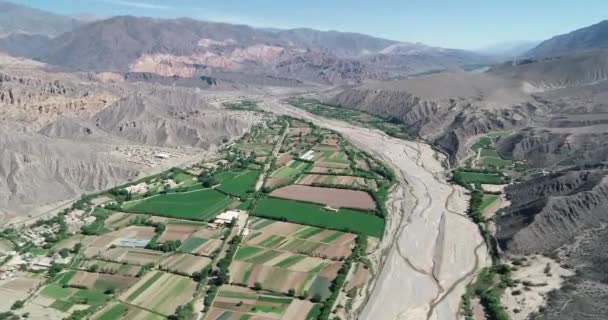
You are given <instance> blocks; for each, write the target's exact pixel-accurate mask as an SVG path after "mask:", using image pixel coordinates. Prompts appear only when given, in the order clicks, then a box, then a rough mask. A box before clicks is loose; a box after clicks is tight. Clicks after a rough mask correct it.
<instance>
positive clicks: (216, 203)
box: [123, 189, 233, 220]
mask: <svg viewBox="0 0 608 320" xmlns="http://www.w3.org/2000/svg"><path fill="white" fill-rule="evenodd" d="M232 201H233V200H232V199H231V198H230V197H228V196H226V195H225V194H222V193H221V192H218V191H216V190H213V189H204V190H196V191H191V192H183V193H169V194H161V195H157V196H152V197H150V198H146V199H143V200H136V201H133V202H130V203H127V204H125V205H124V206H123V209H124V210H126V211H131V212H137V213H147V214H154V215H159V216H165V217H171V218H182V219H192V220H209V219H210V218H213V217H215V215H217V214H218V213H220V212H221V211H222V210H224V209H226V208H227V207H228V205H230V203H232Z"/></svg>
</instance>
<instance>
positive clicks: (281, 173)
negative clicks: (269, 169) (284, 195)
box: [266, 160, 310, 188]
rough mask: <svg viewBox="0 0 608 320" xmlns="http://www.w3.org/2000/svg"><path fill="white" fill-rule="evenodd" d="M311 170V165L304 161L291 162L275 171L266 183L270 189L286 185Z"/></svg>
mask: <svg viewBox="0 0 608 320" xmlns="http://www.w3.org/2000/svg"><path fill="white" fill-rule="evenodd" d="M308 168H310V164H309V163H307V162H303V161H298V160H291V161H289V162H288V163H286V165H285V166H282V167H280V168H278V169H277V170H275V171H274V172H273V173H272V174H271V175H270V177H269V179H268V181H267V182H266V186H267V187H268V188H273V187H276V186H281V185H286V184H289V183H292V182H294V181H295V180H296V179H297V178H298V177H299V176H300V175H302V173H303V172H305V171H306V170H308Z"/></svg>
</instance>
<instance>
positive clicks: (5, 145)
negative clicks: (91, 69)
mask: <svg viewBox="0 0 608 320" xmlns="http://www.w3.org/2000/svg"><path fill="white" fill-rule="evenodd" d="M0 107H1V109H0V115H1V120H0V131H1V132H2V134H1V135H0V137H1V138H0V146H1V149H2V150H3V152H2V154H1V160H0V176H1V180H0V181H2V184H0V190H1V191H2V192H0V193H1V194H2V196H1V198H0V208H1V209H0V212H1V213H2V215H3V216H4V218H3V219H7V220H11V219H20V218H23V217H27V216H31V215H36V214H39V213H40V212H33V211H32V209H34V208H37V207H39V206H40V205H47V204H53V203H56V202H57V201H60V200H66V199H69V198H72V197H74V196H77V195H80V194H82V193H84V192H90V191H95V190H101V189H105V188H108V187H111V186H112V185H115V184H118V183H120V182H123V181H126V180H128V179H132V178H134V177H136V176H138V175H139V174H141V173H143V172H150V169H153V168H156V167H158V168H163V167H164V166H163V164H165V165H167V164H169V163H172V164H173V165H179V163H180V161H179V159H182V161H191V156H192V155H196V154H198V155H199V160H200V158H201V157H203V155H204V154H205V153H206V152H209V151H212V150H213V149H214V148H215V147H216V146H218V145H220V144H222V143H224V142H227V141H229V140H231V139H232V138H234V137H237V136H239V135H241V134H242V133H244V132H245V130H246V129H247V128H248V127H249V126H250V125H251V124H252V123H253V122H255V121H256V120H255V117H252V116H251V115H246V116H243V114H239V113H238V112H225V111H223V110H222V109H221V108H220V107H218V106H217V105H212V104H211V103H209V102H208V101H207V100H205V98H204V96H203V95H202V94H201V93H200V92H196V91H192V90H186V89H179V88H172V87H165V86H160V85H156V84H146V83H145V82H136V83H125V84H124V85H121V86H120V87H117V86H116V85H115V84H105V83H102V82H99V81H96V80H94V79H93V80H91V79H89V77H88V76H87V75H86V74H68V73H62V72H53V71H50V70H49V69H48V68H47V66H46V65H44V64H41V63H37V62H33V61H30V60H24V59H17V58H12V57H7V56H2V61H1V67H0ZM159 153H164V154H166V155H167V157H168V159H160V158H157V157H155V156H156V155H157V154H159ZM165 169H166V168H165ZM51 207H52V206H51Z"/></svg>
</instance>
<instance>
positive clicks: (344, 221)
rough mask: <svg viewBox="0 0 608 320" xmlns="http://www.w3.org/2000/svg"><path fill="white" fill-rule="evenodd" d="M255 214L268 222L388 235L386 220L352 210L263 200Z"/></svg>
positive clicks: (270, 199) (286, 201)
mask: <svg viewBox="0 0 608 320" xmlns="http://www.w3.org/2000/svg"><path fill="white" fill-rule="evenodd" d="M252 214H253V215H255V216H258V217H263V218H267V219H274V220H280V221H287V222H292V223H298V224H306V225H310V226H316V227H320V228H327V229H332V230H340V231H346V232H352V233H360V234H363V235H368V236H372V237H376V238H381V237H382V234H383V233H384V219H382V218H381V217H379V216H377V215H373V214H370V213H367V212H363V211H357V210H351V209H338V210H337V211H333V210H325V209H324V208H323V206H320V205H317V204H312V203H305V202H299V201H293V200H284V199H277V198H261V199H259V200H258V201H257V204H256V207H255V209H254V212H253V213H252Z"/></svg>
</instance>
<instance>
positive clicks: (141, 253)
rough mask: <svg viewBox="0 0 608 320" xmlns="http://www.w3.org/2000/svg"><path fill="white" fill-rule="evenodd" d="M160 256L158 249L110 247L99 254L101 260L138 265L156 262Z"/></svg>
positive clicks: (161, 254)
mask: <svg viewBox="0 0 608 320" xmlns="http://www.w3.org/2000/svg"><path fill="white" fill-rule="evenodd" d="M162 256H163V253H162V252H160V251H154V250H148V249H137V248H111V249H109V250H107V251H106V252H102V253H101V254H100V255H99V257H100V259H102V260H106V261H112V262H118V263H126V264H132V265H140V266H143V265H146V264H148V263H157V262H158V261H160V259H161V258H162Z"/></svg>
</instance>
